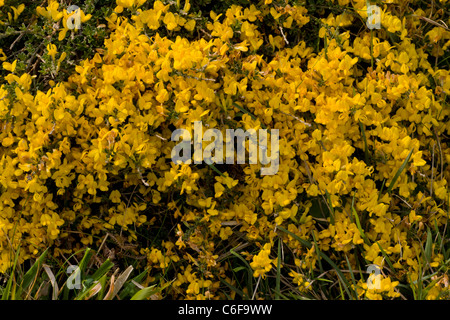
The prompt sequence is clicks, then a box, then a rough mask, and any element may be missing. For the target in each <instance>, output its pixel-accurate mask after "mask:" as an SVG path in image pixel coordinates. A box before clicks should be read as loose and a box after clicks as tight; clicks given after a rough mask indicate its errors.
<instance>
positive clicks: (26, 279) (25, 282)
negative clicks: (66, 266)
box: [21, 249, 48, 291]
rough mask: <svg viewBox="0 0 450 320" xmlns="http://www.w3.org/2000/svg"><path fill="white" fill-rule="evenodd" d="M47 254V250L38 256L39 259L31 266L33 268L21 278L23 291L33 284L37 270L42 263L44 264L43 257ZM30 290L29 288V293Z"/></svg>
mask: <svg viewBox="0 0 450 320" xmlns="http://www.w3.org/2000/svg"><path fill="white" fill-rule="evenodd" d="M47 252H48V249H46V250H45V251H44V252H43V253H42V254H41V255H40V257H39V258H38V259H37V260H36V262H35V263H34V264H33V266H32V267H31V268H30V269H29V270H28V271H27V273H25V275H24V276H23V279H22V285H21V287H22V289H23V290H26V289H27V288H28V287H29V286H30V285H31V283H32V282H34V280H35V279H36V277H37V273H38V270H39V268H40V267H41V265H42V263H43V262H44V260H45V257H46V256H47ZM31 289H32V288H30V291H31Z"/></svg>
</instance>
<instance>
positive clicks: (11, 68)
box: [2, 60, 17, 72]
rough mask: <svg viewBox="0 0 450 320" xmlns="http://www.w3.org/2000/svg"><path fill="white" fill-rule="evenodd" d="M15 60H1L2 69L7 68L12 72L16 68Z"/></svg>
mask: <svg viewBox="0 0 450 320" xmlns="http://www.w3.org/2000/svg"><path fill="white" fill-rule="evenodd" d="M16 65H17V60H14V61H13V63H9V62H3V64H2V66H3V69H5V70H8V71H10V72H14V70H16Z"/></svg>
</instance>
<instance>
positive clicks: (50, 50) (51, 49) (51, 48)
mask: <svg viewBox="0 0 450 320" xmlns="http://www.w3.org/2000/svg"><path fill="white" fill-rule="evenodd" d="M47 51H48V52H47V54H48V55H49V56H50V57H52V60H53V61H55V56H56V54H57V53H58V50H57V48H56V46H55V45H54V44H51V43H49V44H48V45H47Z"/></svg>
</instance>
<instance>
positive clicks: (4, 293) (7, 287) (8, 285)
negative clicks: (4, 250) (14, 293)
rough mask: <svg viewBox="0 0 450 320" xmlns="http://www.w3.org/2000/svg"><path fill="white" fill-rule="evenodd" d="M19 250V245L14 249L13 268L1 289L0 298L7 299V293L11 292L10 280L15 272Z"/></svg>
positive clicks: (11, 280)
mask: <svg viewBox="0 0 450 320" xmlns="http://www.w3.org/2000/svg"><path fill="white" fill-rule="evenodd" d="M19 251H20V247H18V248H17V250H16V254H15V256H14V264H13V269H12V272H11V275H10V276H9V279H8V282H7V283H6V287H5V290H4V291H3V295H2V300H8V299H9V295H10V293H11V287H12V282H13V279H14V273H15V272H16V265H17V261H18V260H19Z"/></svg>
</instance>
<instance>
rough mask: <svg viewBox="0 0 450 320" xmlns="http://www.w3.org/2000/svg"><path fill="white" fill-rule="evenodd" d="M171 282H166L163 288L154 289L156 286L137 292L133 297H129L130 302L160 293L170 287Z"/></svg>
mask: <svg viewBox="0 0 450 320" xmlns="http://www.w3.org/2000/svg"><path fill="white" fill-rule="evenodd" d="M172 282H173V281H170V282H167V283H166V284H165V285H164V286H162V287H160V288H156V289H155V286H156V285H153V286H150V287H147V288H144V289H142V290H139V291H138V292H136V294H135V295H134V296H132V297H131V300H145V299H147V298H149V297H150V296H151V295H153V294H155V293H158V292H161V291H163V290H164V289H165V288H167V287H168V286H170V285H171V284H172Z"/></svg>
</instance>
